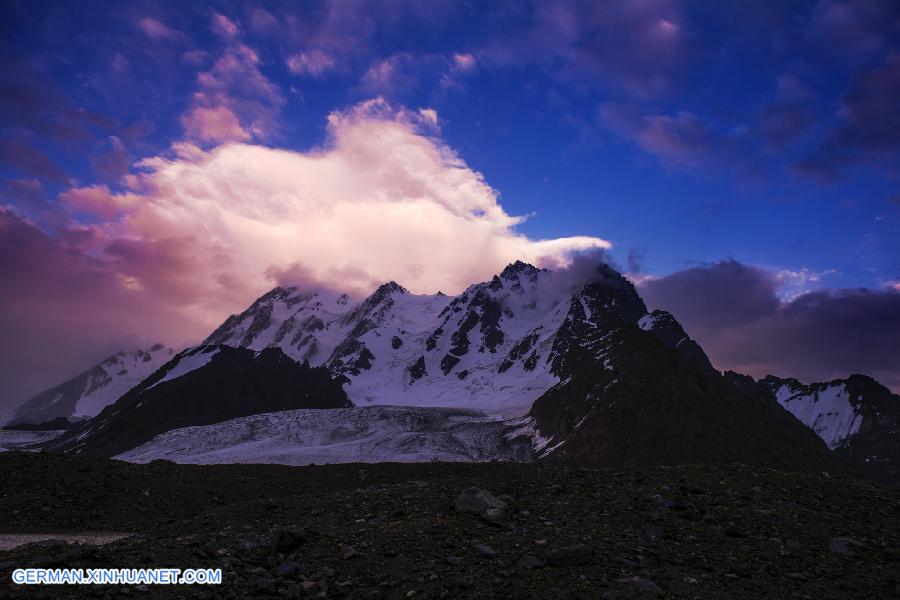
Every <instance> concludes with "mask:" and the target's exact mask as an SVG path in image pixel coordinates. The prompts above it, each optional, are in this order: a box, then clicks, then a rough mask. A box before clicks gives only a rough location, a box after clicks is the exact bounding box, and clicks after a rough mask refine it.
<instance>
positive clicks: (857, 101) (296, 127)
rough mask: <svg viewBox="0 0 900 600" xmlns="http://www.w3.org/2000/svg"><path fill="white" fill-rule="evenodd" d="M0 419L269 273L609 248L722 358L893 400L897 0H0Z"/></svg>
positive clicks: (460, 274) (448, 265)
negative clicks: (837, 382) (853, 385)
mask: <svg viewBox="0 0 900 600" xmlns="http://www.w3.org/2000/svg"><path fill="white" fill-rule="evenodd" d="M0 30H2V34H3V35H2V41H0V61H2V67H3V68H2V70H0V128H2V137H0V169H2V171H0V338H2V340H3V342H4V343H3V344H2V346H0V381H2V382H3V384H4V385H3V386H2V387H3V391H2V395H0V406H2V405H9V404H10V403H14V402H19V401H21V400H22V399H24V398H25V397H26V396H28V395H30V394H33V393H35V392H38V391H40V390H41V389H43V388H45V387H47V386H48V385H50V384H54V383H57V382H58V381H59V380H60V379H62V378H64V377H67V376H71V375H74V374H75V373H77V372H78V371H80V370H82V369H83V368H85V367H87V366H90V365H91V364H93V363H95V362H97V360H99V359H101V358H103V356H104V355H105V354H109V353H111V352H114V351H117V350H119V349H121V348H130V347H133V346H137V345H149V344H151V343H153V342H155V341H163V342H165V343H167V344H170V345H173V346H181V345H185V344H190V343H192V342H196V341H197V340H199V339H202V338H203V337H204V336H205V335H206V334H207V333H208V332H209V331H210V330H211V329H212V328H213V327H215V326H216V325H217V324H218V323H219V322H221V321H222V320H223V319H224V318H225V317H226V316H227V315H228V314H230V313H232V312H235V311H239V310H241V309H243V308H244V307H245V306H246V305H247V304H248V303H249V302H251V301H252V300H253V299H254V298H255V297H257V296H258V295H260V294H262V293H264V292H265V291H266V290H268V289H269V288H271V287H272V286H274V285H276V284H278V283H280V282H290V281H297V280H302V281H304V282H313V283H315V284H317V285H326V286H331V287H338V288H341V289H346V290H348V291H351V292H354V293H356V294H363V293H365V292H366V291H368V290H370V289H372V287H374V286H375V285H377V284H378V283H380V282H382V281H385V280H388V279H395V280H397V281H399V282H401V283H402V284H403V285H405V286H406V287H408V288H410V289H412V290H414V291H420V292H434V291H436V290H438V289H441V290H443V291H445V292H458V291H460V289H462V288H463V287H464V286H465V285H466V284H467V283H471V282H473V281H476V280H482V279H486V278H489V277H490V275H491V274H493V273H494V272H497V271H499V270H500V269H502V267H503V265H505V264H506V263H507V262H511V261H512V260H515V259H519V258H520V259H524V260H528V261H531V262H535V263H539V264H547V265H552V264H555V263H559V262H560V261H565V260H566V257H569V256H571V254H572V253H573V252H577V251H584V250H590V249H596V248H604V249H607V251H608V252H609V253H610V255H611V256H612V257H613V259H614V260H615V261H616V262H617V264H619V265H620V267H621V268H622V269H623V270H625V271H628V272H629V274H630V276H632V278H633V279H634V280H635V281H637V282H639V283H640V289H641V292H642V294H643V295H644V296H645V297H646V298H647V300H648V304H650V305H652V306H659V307H663V308H668V309H669V310H671V311H672V312H673V313H675V315H676V316H677V317H678V318H679V319H680V320H682V321H683V322H684V324H685V326H686V327H687V329H688V330H689V332H690V333H691V334H692V335H694V336H695V337H697V338H698V339H699V340H700V341H701V342H702V344H703V345H704V347H705V348H706V349H707V351H708V352H709V354H710V355H711V357H712V359H713V361H714V363H715V364H716V365H717V366H718V367H720V368H735V369H739V370H742V371H745V372H748V373H751V374H754V375H764V374H766V373H769V372H774V373H776V374H779V375H797V376H799V377H801V378H803V379H806V380H813V379H825V378H831V377H836V376H842V375H846V374H849V373H850V372H863V373H868V374H870V375H873V376H875V377H877V378H879V379H880V380H882V381H883V382H884V383H887V384H889V385H891V386H892V387H893V388H894V389H900V352H898V351H896V350H895V349H894V346H895V345H897V344H896V343H895V341H896V340H900V186H898V173H900V111H898V110H897V108H896V107H897V98H900V4H898V3H897V2H895V1H887V0H856V1H838V0H817V1H810V2H792V3H785V2H755V3H708V2H675V1H667V0H658V1H652V0H646V1H633V0H622V1H613V2H603V3H597V2H504V3H464V2H438V1H436V2H426V3H423V2H415V1H401V0H396V1H387V2H382V3H377V4H373V3H368V2H354V1H350V0H346V1H341V2H307V3H300V4H298V3H293V2H291V3H280V2H266V3H254V2H241V3H236V2H215V3H184V2H181V3H175V2H129V3H114V2H85V3H80V4H77V5H76V4H73V3H71V2H17V1H13V0H10V1H7V2H4V3H3V5H2V7H0Z"/></svg>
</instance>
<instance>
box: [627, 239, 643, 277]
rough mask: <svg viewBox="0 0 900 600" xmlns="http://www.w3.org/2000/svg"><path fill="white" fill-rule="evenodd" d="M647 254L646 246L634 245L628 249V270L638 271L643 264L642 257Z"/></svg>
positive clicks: (631, 271) (630, 271)
mask: <svg viewBox="0 0 900 600" xmlns="http://www.w3.org/2000/svg"><path fill="white" fill-rule="evenodd" d="M646 256H647V248H646V247H644V246H636V247H634V248H631V249H629V250H628V272H629V273H640V272H641V267H642V266H643V264H644V258H645V257H646Z"/></svg>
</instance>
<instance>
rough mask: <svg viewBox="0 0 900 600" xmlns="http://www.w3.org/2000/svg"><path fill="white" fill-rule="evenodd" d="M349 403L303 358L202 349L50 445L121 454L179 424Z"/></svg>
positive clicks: (321, 370)
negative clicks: (295, 358) (294, 359)
mask: <svg viewBox="0 0 900 600" xmlns="http://www.w3.org/2000/svg"><path fill="white" fill-rule="evenodd" d="M349 406H352V404H351V403H350V401H349V400H348V399H347V396H346V394H345V393H344V391H343V390H342V389H341V386H340V383H339V382H338V381H336V380H335V379H334V378H333V377H332V376H331V374H330V373H329V372H328V370H327V369H325V368H322V367H316V368H313V367H310V366H309V364H308V363H303V364H300V363H297V362H295V361H293V360H291V359H290V358H288V357H287V356H285V355H284V353H282V352H281V350H279V349H277V348H268V349H265V350H262V351H259V352H256V351H252V350H247V349H244V348H232V347H229V346H198V347H196V348H192V349H189V350H185V351H184V352H181V353H179V354H178V355H177V356H176V357H175V358H173V359H172V360H171V361H169V362H168V363H166V364H165V365H164V366H163V367H162V368H160V369H159V370H157V371H156V372H155V373H154V374H153V375H151V376H150V377H148V378H147V379H145V380H144V381H143V382H141V383H140V384H139V385H138V386H137V387H135V388H134V389H132V390H131V391H129V392H128V393H127V394H125V395H124V396H122V397H121V398H119V400H117V401H116V402H115V403H113V404H111V405H110V406H108V407H106V408H105V409H103V411H101V412H100V414H99V415H97V416H96V417H94V418H93V419H90V420H89V421H86V422H84V423H82V424H80V425H78V426H77V427H74V428H72V429H70V430H69V431H67V432H66V433H64V434H63V435H62V436H60V437H59V438H57V439H55V440H53V441H52V442H50V443H49V445H48V446H47V447H46V449H47V450H49V451H51V452H67V453H77V454H86V455H98V456H113V455H116V454H119V453H121V452H124V451H126V450H129V449H131V448H134V447H135V446H138V445H140V444H142V443H144V442H147V441H149V440H150V439H152V438H153V437H154V436H156V435H158V434H160V433H164V432H166V431H170V430H172V429H177V428H179V427H185V426H189V425H207V424H210V423H218V422H220V421H225V420H228V419H233V418H236V417H243V416H247V415H253V414H259V413H267V412H272V411H281V410H294V409H301V408H346V407H349Z"/></svg>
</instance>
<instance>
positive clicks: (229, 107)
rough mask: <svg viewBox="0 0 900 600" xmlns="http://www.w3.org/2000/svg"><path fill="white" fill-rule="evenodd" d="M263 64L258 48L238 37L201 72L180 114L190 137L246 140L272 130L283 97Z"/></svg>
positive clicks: (224, 140)
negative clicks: (187, 102)
mask: <svg viewBox="0 0 900 600" xmlns="http://www.w3.org/2000/svg"><path fill="white" fill-rule="evenodd" d="M259 66H260V59H259V55H258V54H257V53H256V51H255V50H253V48H251V47H249V46H247V45H246V44H243V43H235V44H232V45H230V46H228V47H227V48H226V49H225V51H224V52H223V53H222V55H221V56H220V57H219V58H218V59H217V60H216V61H215V62H214V63H213V64H212V66H211V67H210V68H209V69H208V70H206V71H201V72H200V73H198V74H197V88H198V91H197V92H196V93H195V94H194V97H193V102H192V106H191V107H190V108H189V109H188V110H187V112H186V113H185V114H184V115H183V116H182V119H181V122H182V126H183V127H184V128H185V132H186V133H187V135H188V137H189V139H191V140H195V141H202V142H229V141H246V140H249V139H251V138H255V139H267V138H269V137H270V136H271V135H272V134H273V132H274V131H275V130H276V127H275V121H276V119H277V116H278V113H279V112H280V110H281V106H282V105H283V104H284V98H283V97H282V95H281V91H280V89H279V88H278V86H277V85H276V84H274V83H273V82H272V81H271V80H270V79H269V78H268V77H266V76H265V75H264V74H263V73H262V71H260V69H259Z"/></svg>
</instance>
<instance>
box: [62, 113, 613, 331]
mask: <svg viewBox="0 0 900 600" xmlns="http://www.w3.org/2000/svg"><path fill="white" fill-rule="evenodd" d="M436 121H437V115H436V113H434V111H431V110H423V111H411V110H405V109H400V110H396V109H394V108H392V107H391V106H390V105H388V103H387V102H385V101H384V100H382V99H380V98H379V99H374V100H369V101H366V102H363V103H361V104H358V105H356V106H354V107H352V108H351V109H349V110H346V111H342V112H335V113H332V114H331V115H330V116H329V119H328V140H327V142H326V144H325V145H324V146H323V147H321V148H318V149H314V150H311V151H308V152H296V151H291V150H283V149H275V148H269V147H264V146H259V145H251V144H244V143H229V144H224V145H221V146H218V147H217V148H215V149H213V150H211V151H208V152H207V151H203V150H201V149H199V148H197V147H195V146H185V145H183V144H182V145H181V146H179V147H178V148H177V149H174V150H175V152H174V154H173V155H172V156H167V157H155V158H151V159H146V160H144V161H142V162H141V163H140V165H141V166H142V167H143V168H144V169H145V170H146V172H145V173H144V174H143V175H142V176H141V177H140V178H138V179H134V180H133V181H136V182H137V181H139V182H140V190H138V189H135V190H132V192H131V193H130V194H128V197H127V198H125V197H116V196H112V197H111V198H110V199H109V201H103V199H102V198H96V197H94V196H96V195H99V194H100V192H106V191H107V190H92V193H93V194H94V196H91V198H90V200H91V201H90V202H88V201H86V200H85V201H84V202H81V203H80V204H79V208H80V209H81V210H90V208H91V207H92V206H94V207H97V208H98V211H101V212H103V214H104V215H108V214H110V212H111V211H112V210H115V211H123V210H124V211H125V214H124V215H122V216H120V217H119V218H117V219H116V220H114V221H112V222H109V223H107V224H105V225H98V226H95V228H96V234H97V239H98V240H105V241H107V243H108V241H110V240H129V244H128V245H126V246H124V247H123V248H121V249H120V250H119V252H120V253H121V255H122V257H123V258H122V260H127V261H128V262H127V265H128V268H127V269H125V271H126V272H123V275H126V276H128V277H130V278H131V279H129V281H131V282H132V284H133V285H134V286H141V287H142V289H148V290H152V288H153V287H154V286H158V285H163V286H164V285H170V282H171V280H172V278H175V277H177V286H178V289H179V290H182V289H184V290H189V291H185V294H188V295H191V296H193V298H191V299H188V298H182V301H184V302H185V305H186V306H189V305H190V306H193V308H191V309H190V310H191V311H192V314H194V315H195V316H196V317H197V318H199V319H210V321H211V324H215V322H216V321H219V320H221V318H222V317H223V316H224V314H227V312H228V311H234V310H237V309H240V308H241V307H242V306H243V305H244V304H246V303H248V302H249V301H250V300H252V299H253V297H255V296H256V295H258V294H259V293H261V292H262V291H265V290H266V289H267V288H269V287H271V286H272V285H274V283H275V280H276V279H279V278H280V279H282V280H284V279H287V280H288V281H287V282H290V279H291V278H292V277H294V278H296V277H301V278H303V279H304V280H306V281H308V280H310V279H311V280H313V281H315V282H317V283H319V284H322V285H326V286H328V287H332V288H336V289H344V290H348V291H351V292H368V291H370V290H371V289H372V288H374V287H375V286H376V285H378V284H380V283H382V282H385V281H388V280H391V279H393V280H396V281H398V282H400V283H401V284H402V285H404V286H406V287H408V288H410V289H411V290H413V291H416V292H435V291H437V290H443V291H444V292H448V293H455V292H459V291H461V290H462V289H464V288H465V286H467V285H468V284H471V283H473V282H475V281H479V280H484V279H487V278H489V277H490V276H491V275H493V274H494V273H497V272H499V271H500V270H501V269H502V268H503V267H504V266H505V265H506V264H507V263H509V262H512V261H514V260H516V259H522V260H526V261H531V262H535V263H543V264H548V265H550V264H553V265H559V264H562V263H565V262H566V261H567V257H568V256H569V255H570V254H571V253H573V252H575V251H579V250H585V249H590V248H604V247H608V246H609V244H608V243H607V242H606V241H604V240H602V239H599V238H594V237H571V238H562V239H551V240H533V239H530V238H528V237H526V236H524V235H522V234H520V233H517V231H516V230H515V226H516V225H517V224H519V223H520V222H521V221H522V219H521V218H519V217H515V216H511V215H509V214H507V213H506V212H505V211H504V210H503V207H502V206H501V205H500V203H499V200H498V194H497V192H496V191H495V190H494V189H493V188H491V187H490V185H488V184H487V183H486V182H485V181H484V178H483V177H482V175H481V174H480V173H478V172H476V171H474V170H472V169H471V168H470V167H469V166H468V165H466V163H465V162H464V161H463V160H462V159H461V158H460V157H459V156H458V155H457V154H456V153H455V152H454V151H453V150H452V149H450V148H449V147H447V146H446V145H445V144H444V143H442V142H441V141H440V140H439V139H438V138H436V137H434V135H435V133H436V130H435V128H434V124H435V123H436ZM163 242H164V243H165V244H166V246H165V248H166V256H167V257H169V258H168V260H169V261H170V263H171V264H173V265H174V264H176V263H174V262H172V261H178V264H180V266H179V267H178V268H175V267H174V266H173V267H172V268H171V269H167V270H166V271H165V272H161V270H160V268H159V261H158V259H156V258H152V257H154V256H156V255H157V254H158V253H159V252H161V250H160V249H159V246H160V244H162V243H163ZM142 244H143V246H146V247H143V246H142ZM145 256H147V257H148V258H144V257H145ZM151 258H152V260H151ZM186 310H187V309H186ZM211 311H212V312H213V313H214V314H212V315H210V314H209V313H210V312H211ZM216 311H218V312H216Z"/></svg>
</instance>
